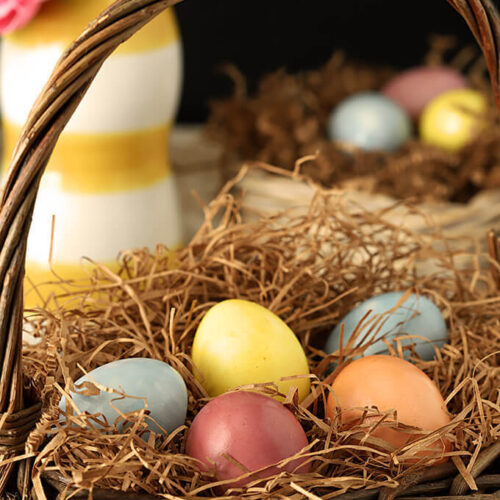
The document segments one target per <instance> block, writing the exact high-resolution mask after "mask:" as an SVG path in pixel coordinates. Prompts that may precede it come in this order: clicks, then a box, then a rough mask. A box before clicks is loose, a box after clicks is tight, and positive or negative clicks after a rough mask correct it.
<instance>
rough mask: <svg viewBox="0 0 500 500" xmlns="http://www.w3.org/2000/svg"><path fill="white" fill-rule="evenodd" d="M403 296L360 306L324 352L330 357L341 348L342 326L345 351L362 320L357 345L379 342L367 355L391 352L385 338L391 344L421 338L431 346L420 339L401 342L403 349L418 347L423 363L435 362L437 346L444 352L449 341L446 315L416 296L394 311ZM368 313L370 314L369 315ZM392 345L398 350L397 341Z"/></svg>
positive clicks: (396, 294) (392, 294)
mask: <svg viewBox="0 0 500 500" xmlns="http://www.w3.org/2000/svg"><path fill="white" fill-rule="evenodd" d="M404 294H405V292H389V293H384V294H381V295H377V296H375V297H372V298H370V299H368V300H365V301H364V302H362V303H361V304H359V305H358V306H357V307H355V308H354V309H353V310H352V311H350V312H349V313H348V314H347V315H346V316H344V318H342V319H341V320H340V321H339V323H338V324H337V325H336V327H335V328H334V329H333V331H332V333H331V334H330V336H329V337H328V340H327V343H326V346H325V352H327V353H328V354H330V353H332V352H335V351H337V350H338V349H339V348H340V334H341V327H342V325H343V326H344V334H343V337H342V338H343V346H344V347H345V346H346V345H347V343H348V341H349V339H350V338H351V336H352V334H353V333H354V331H355V329H356V327H357V326H358V325H359V323H360V322H361V321H362V320H363V323H362V325H363V326H362V327H361V329H360V330H359V333H357V341H356V344H355V345H356V346H358V345H362V344H365V343H366V342H367V340H368V339H370V340H371V339H380V340H376V341H375V342H373V343H372V344H371V345H370V346H368V347H367V348H366V349H365V350H364V354H365V355H370V354H385V353H387V352H388V351H387V346H386V344H385V342H384V340H383V339H382V337H385V338H386V339H387V341H388V342H389V343H391V341H393V339H395V338H396V337H398V336H401V335H418V336H420V337H425V338H427V339H429V341H430V342H432V344H431V343H429V342H427V341H425V340H424V339H418V338H408V339H400V340H399V342H400V343H401V345H402V346H406V345H410V344H415V351H416V352H417V354H418V355H419V356H420V357H421V358H422V359H425V360H431V359H433V358H434V356H435V349H434V346H436V347H438V348H441V347H442V346H443V345H444V344H445V342H446V340H447V337H448V334H447V330H446V323H445V321H444V319H443V315H442V314H441V311H440V310H439V309H438V307H437V306H436V305H435V304H434V303H433V302H432V301H431V300H430V299H428V298H427V297H424V296H423V295H416V294H414V293H413V294H411V295H410V296H409V297H408V298H407V299H406V300H405V301H404V302H403V303H401V304H400V305H399V307H398V308H397V309H395V310H394V311H392V310H393V309H394V308H395V307H396V306H397V305H398V304H399V303H400V302H401V300H402V298H403V295H404ZM369 311H371V312H370V313H369ZM391 311H392V312H391ZM368 313H369V314H368ZM365 316H366V317H365ZM363 318H365V319H363ZM365 336H367V338H365ZM392 345H393V347H394V348H397V343H396V342H395V341H394V342H392ZM403 352H404V354H405V356H409V355H410V351H408V350H405V351H403Z"/></svg>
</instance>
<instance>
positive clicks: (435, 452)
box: [327, 355, 450, 463]
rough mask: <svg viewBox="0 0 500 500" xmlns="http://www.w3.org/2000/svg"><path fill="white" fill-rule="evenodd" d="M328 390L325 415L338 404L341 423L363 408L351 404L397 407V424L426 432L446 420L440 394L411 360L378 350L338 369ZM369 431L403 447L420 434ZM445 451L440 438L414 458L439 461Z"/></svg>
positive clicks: (383, 429)
mask: <svg viewBox="0 0 500 500" xmlns="http://www.w3.org/2000/svg"><path fill="white" fill-rule="evenodd" d="M332 390H333V393H331V394H330V395H329V396H328V402H327V414H328V416H329V417H330V418H332V419H333V417H334V414H335V411H336V410H337V408H339V407H340V408H341V409H342V413H341V419H342V423H343V425H344V426H345V428H349V427H351V426H352V425H354V424H355V423H358V422H359V418H360V417H361V415H362V413H363V410H361V409H353V408H371V407H377V408H378V409H379V411H382V412H383V411H389V410H396V411H397V418H398V421H399V422H400V423H403V424H406V425H410V426H413V427H418V428H420V429H423V430H425V431H435V430H437V429H439V428H441V427H443V426H445V425H447V424H448V423H449V422H450V417H449V415H448V412H447V411H446V407H445V404H444V400H443V397H442V396H441V393H440V392H439V389H438V388H437V387H436V385H435V384H434V382H433V381H432V380H431V379H430V378H429V377H428V376H427V375H426V374H425V373H424V372H423V371H422V370H420V369H419V368H417V367H416V366H415V365H413V364H411V363H409V362H408V361H405V360H403V359H400V358H396V357H392V356H380V355H377V356H367V357H365V358H360V359H358V360H356V361H353V362H352V363H351V364H349V365H347V366H346V367H345V368H344V369H343V370H342V371H341V372H340V373H339V375H338V376H337V378H336V379H335V380H334V382H333V384H332ZM373 418H375V419H377V420H378V418H377V417H373ZM372 435H373V436H375V437H378V438H380V439H382V440H384V441H386V442H387V443H389V444H391V445H392V446H394V447H395V448H401V447H402V446H404V445H405V444H408V443H409V442H411V441H412V440H415V439H416V437H418V436H415V435H413V436H412V435H411V434H409V433H406V432H404V431H402V430H397V429H391V428H387V427H380V426H379V427H378V428H376V429H375V430H374V431H373V432H372ZM449 450H450V442H449V441H448V440H447V439H439V440H437V441H435V442H434V443H432V444H431V445H429V447H428V449H426V450H422V451H420V452H419V453H418V457H422V456H426V457H433V458H435V459H436V463H437V462H441V461H445V460H446V458H444V459H443V457H442V453H445V452H448V451H449ZM415 460H418V459H415ZM410 463H411V462H410Z"/></svg>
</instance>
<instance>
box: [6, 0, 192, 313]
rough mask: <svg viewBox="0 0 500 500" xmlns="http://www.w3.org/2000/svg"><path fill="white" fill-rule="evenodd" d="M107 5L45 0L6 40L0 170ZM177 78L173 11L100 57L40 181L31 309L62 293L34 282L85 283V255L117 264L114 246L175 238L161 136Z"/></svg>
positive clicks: (174, 208)
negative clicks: (61, 63) (40, 99)
mask: <svg viewBox="0 0 500 500" xmlns="http://www.w3.org/2000/svg"><path fill="white" fill-rule="evenodd" d="M110 3H111V0H48V1H47V2H46V3H44V4H43V7H42V10H41V11H40V13H39V14H38V16H37V17H36V18H35V19H34V20H33V21H32V22H31V23H30V24H29V25H28V26H27V27H26V28H24V29H22V30H20V31H18V32H15V33H14V34H12V35H10V36H8V37H6V38H5V39H4V40H3V44H2V45H3V46H2V55H1V68H0V77H1V112H2V118H3V139H4V155H3V164H4V169H5V168H6V167H7V165H8V162H9V159H10V155H11V152H12V150H13V147H14V144H15V141H16V139H17V137H18V135H19V132H20V128H21V126H22V125H23V124H24V122H25V121H26V118H27V116H28V112H29V110H30V107H31V105H32V104H33V102H34V100H35V98H36V97H37V95H38V93H39V92H40V90H41V88H42V86H43V85H44V84H45V82H46V80H47V79H48V77H49V75H50V72H51V71H52V69H53V67H54V65H55V63H56V61H57V59H58V58H59V56H60V55H61V52H62V51H63V50H64V48H65V47H67V45H68V44H69V43H70V42H71V41H72V40H73V39H74V38H75V37H76V36H77V35H78V34H79V33H80V32H81V31H82V30H83V28H84V27H85V26H86V25H87V24H88V22H89V21H91V20H92V19H93V18H94V17H95V16H96V15H97V14H98V13H99V12H100V11H102V10H103V9H104V8H105V7H107V6H108V5H109V4H110ZM181 79H182V47H181V41H180V37H179V30H178V27H177V23H176V19H175V17H174V14H173V11H172V9H168V11H167V12H165V13H163V14H161V15H160V16H159V17H158V18H156V19H155V20H154V21H153V22H152V23H150V24H148V25H147V26H146V27H145V28H143V29H142V30H141V31H140V32H139V33H137V34H136V35H135V36H134V37H132V38H131V39H130V40H129V41H127V42H126V43H125V44H123V45H122V46H121V47H120V48H119V49H118V50H117V51H116V53H114V54H113V55H112V56H111V57H110V58H109V59H108V60H107V61H106V63H105V64H104V66H103V68H102V69H101V71H100V73H99V74H98V76H97V78H96V80H95V82H94V83H93V85H92V87H91V88H90V90H89V92H88V94H87V95H86V96H85V98H84V100H83V101H82V103H81V104H80V106H79V108H78V109H77V111H76V113H75V115H74V116H73V117H72V119H71V121H70V122H69V123H68V125H67V127H66V129H65V131H64V132H63V135H62V136H61V138H60V140H59V142H58V144H57V146H56V149H55V150H54V153H53V155H52V158H51V160H50V162H49V165H48V168H47V171H46V173H45V176H44V178H43V180H42V183H41V186H40V190H39V195H38V200H37V203H36V207H35V213H34V217H33V225H32V229H31V233H30V237H29V241H28V256H27V283H26V286H25V289H26V292H25V305H26V306H27V307H31V306H34V305H37V304H40V303H42V301H44V300H46V298H47V297H48V296H50V295H52V294H54V292H59V291H60V288H59V286H55V285H47V284H46V285H43V286H41V285H40V284H41V283H47V282H49V281H54V276H55V275H58V276H60V277H63V278H64V279H72V280H78V281H80V280H81V281H82V283H83V284H84V283H85V279H84V278H85V277H86V276H87V275H86V271H85V269H84V263H83V260H82V257H90V258H91V259H93V260H94V261H97V262H100V263H103V264H106V265H113V264H112V263H113V262H114V261H115V259H116V257H117V255H118V252H119V251H120V250H125V249H130V248H136V247H150V248H151V249H154V247H155V245H156V244H157V243H164V244H166V245H167V246H169V247H173V246H176V245H178V244H179V243H180V239H181V227H180V222H179V215H180V214H179V208H178V201H177V193H176V188H175V183H174V179H173V177H172V172H171V168H170V165H169V159H168V144H167V141H168V136H169V130H170V127H171V126H172V122H173V120H174V116H175V112H176V109H177V105H178V102H179V94H180V86H181V85H180V84H181ZM54 273H55V274H54ZM33 284H35V285H36V288H34V287H33ZM55 288H56V289H55Z"/></svg>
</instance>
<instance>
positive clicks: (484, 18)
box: [448, 0, 500, 112]
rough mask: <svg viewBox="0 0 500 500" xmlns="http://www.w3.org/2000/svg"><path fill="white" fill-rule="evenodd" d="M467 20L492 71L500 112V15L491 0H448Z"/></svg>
mask: <svg viewBox="0 0 500 500" xmlns="http://www.w3.org/2000/svg"><path fill="white" fill-rule="evenodd" d="M448 3H449V4H451V5H452V6H453V7H454V8H455V9H456V10H457V12H458V13H459V14H461V15H462V17H463V18H464V19H465V21H466V22H467V24H468V26H469V28H470V30H471V31H472V33H473V35H474V37H475V39H476V40H477V42H478V44H479V46H480V47H481V50H482V51H483V54H484V57H485V59H486V64H487V65H488V71H489V73H490V79H491V86H492V88H493V93H494V96H495V102H496V105H497V109H498V110H499V112H500V60H499V57H500V16H499V14H498V11H497V10H496V8H495V6H494V4H493V3H492V2H491V0H448Z"/></svg>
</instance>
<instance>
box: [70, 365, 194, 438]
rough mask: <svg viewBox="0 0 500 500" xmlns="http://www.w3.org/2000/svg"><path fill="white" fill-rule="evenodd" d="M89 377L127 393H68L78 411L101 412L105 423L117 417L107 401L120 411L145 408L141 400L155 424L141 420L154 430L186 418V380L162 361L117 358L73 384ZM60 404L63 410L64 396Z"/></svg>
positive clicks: (172, 428) (110, 423) (88, 380)
mask: <svg viewBox="0 0 500 500" xmlns="http://www.w3.org/2000/svg"><path fill="white" fill-rule="evenodd" d="M90 379H92V380H93V381H95V382H97V383H98V384H101V385H103V386H105V387H106V388H110V389H115V390H117V391H120V392H122V393H125V394H126V395H127V396H131V397H125V398H122V397H121V396H120V395H119V394H116V393H115V394H113V393H109V392H104V391H99V394H97V395H92V396H86V395H83V394H78V393H76V392H72V393H71V398H72V400H73V402H74V403H75V405H76V406H77V407H78V409H79V410H80V411H82V412H88V413H90V414H96V413H102V414H103V415H104V417H106V420H107V422H108V424H109V425H112V424H113V423H114V422H115V420H116V419H117V418H118V417H119V413H118V412H117V411H116V410H115V409H114V408H113V407H112V406H111V405H114V406H116V407H117V408H119V409H120V411H121V412H122V413H128V412H132V411H137V410H142V409H143V408H145V401H144V400H146V402H147V410H148V411H149V416H150V417H151V418H152V419H154V420H155V421H156V422H157V423H158V425H156V424H155V423H154V422H153V421H151V420H150V419H149V418H146V419H145V422H146V423H147V425H148V428H149V429H150V430H152V431H154V432H156V433H161V432H162V429H161V428H160V426H161V427H162V428H163V429H164V430H166V431H167V432H172V431H173V430H174V429H176V428H177V427H179V426H181V425H183V424H184V421H185V420H186V412H187V401H188V397H187V390H186V384H185V383H184V380H183V379H182V377H181V376H180V375H179V373H178V372H177V371H176V370H174V369H173V368H172V367H171V366H169V365H167V364H166V363H164V362H163V361H159V360H156V359H148V358H129V359H120V360H118V361H113V362H111V363H108V364H105V365H103V366H100V367H99V368H96V369H95V370H92V371H91V372H89V374H88V376H87V375H84V376H83V377H81V378H79V379H78V380H77V381H76V382H75V385H80V384H82V383H83V382H90ZM94 387H95V386H93V387H92V389H94ZM77 390H78V388H77ZM133 398H141V399H133ZM60 408H61V410H63V411H65V408H66V401H65V398H63V399H62V400H61V403H60ZM100 419H102V417H100ZM121 428H123V426H121Z"/></svg>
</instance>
